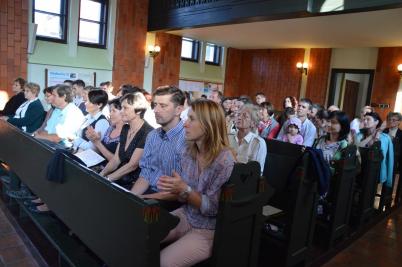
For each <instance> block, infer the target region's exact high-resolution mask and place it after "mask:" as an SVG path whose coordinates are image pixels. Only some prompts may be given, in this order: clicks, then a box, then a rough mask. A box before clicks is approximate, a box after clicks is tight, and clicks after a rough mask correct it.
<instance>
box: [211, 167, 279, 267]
mask: <svg viewBox="0 0 402 267" xmlns="http://www.w3.org/2000/svg"><path fill="white" fill-rule="evenodd" d="M260 170H261V169H260V164H258V163H257V162H255V161H254V162H249V163H247V164H236V165H235V167H234V169H233V172H232V175H231V177H230V179H229V181H228V183H227V184H226V185H225V186H224V188H223V189H222V192H221V199H220V203H219V212H218V216H217V223H216V229H215V238H214V245H213V254H212V259H211V263H212V266H233V267H236V266H238V267H252V266H257V261H258V252H259V248H260V237H261V227H262V223H263V216H262V207H263V205H264V204H265V203H266V202H267V201H268V199H269V197H270V196H272V194H273V189H272V187H270V186H268V185H266V184H265V183H266V182H265V180H263V179H261V178H260Z"/></svg>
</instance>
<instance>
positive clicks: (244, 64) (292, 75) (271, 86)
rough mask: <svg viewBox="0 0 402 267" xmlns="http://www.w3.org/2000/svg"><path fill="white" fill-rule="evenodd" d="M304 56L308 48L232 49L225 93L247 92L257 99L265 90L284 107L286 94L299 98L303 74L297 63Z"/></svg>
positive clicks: (226, 75)
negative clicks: (259, 93)
mask: <svg viewBox="0 0 402 267" xmlns="http://www.w3.org/2000/svg"><path fill="white" fill-rule="evenodd" d="M239 53H240V55H239ZM239 57H241V59H240V58H239ZM303 58H304V49H259V50H238V51H236V49H233V50H232V49H229V52H228V59H227V65H226V74H225V95H235V96H239V95H242V94H245V95H249V96H251V97H252V98H253V99H254V95H255V94H256V93H257V92H263V93H264V94H265V95H266V96H267V99H268V101H270V102H271V103H272V104H274V106H275V107H276V108H278V109H282V107H281V106H282V102H283V98H284V97H285V96H287V95H291V96H295V97H297V98H298V97H299V94H300V82H301V73H300V72H299V71H298V70H297V69H296V67H295V66H296V63H297V62H299V61H303ZM239 66H240V67H239ZM239 68H240V69H239ZM236 77H238V78H236ZM226 81H227V82H228V83H227V84H226Z"/></svg>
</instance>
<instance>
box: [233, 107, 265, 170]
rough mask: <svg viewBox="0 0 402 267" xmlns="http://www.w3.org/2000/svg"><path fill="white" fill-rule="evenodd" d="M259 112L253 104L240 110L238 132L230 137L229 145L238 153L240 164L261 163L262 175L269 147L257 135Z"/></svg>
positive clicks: (237, 124) (237, 122)
mask: <svg viewBox="0 0 402 267" xmlns="http://www.w3.org/2000/svg"><path fill="white" fill-rule="evenodd" d="M258 112H259V108H258V107H257V106H255V105H253V104H246V105H244V106H243V107H242V108H241V109H240V110H239V113H238V116H237V119H236V121H235V124H236V128H237V129H238V132H237V134H236V135H229V143H230V146H231V147H232V148H233V149H234V150H235V152H236V158H237V161H238V162H241V163H247V162H249V161H257V162H258V163H260V166H261V173H262V172H263V170H264V164H265V157H266V156H267V145H266V144H265V141H264V139H262V138H261V137H259V136H258V134H257V133H256V130H257V125H258V123H259V116H258Z"/></svg>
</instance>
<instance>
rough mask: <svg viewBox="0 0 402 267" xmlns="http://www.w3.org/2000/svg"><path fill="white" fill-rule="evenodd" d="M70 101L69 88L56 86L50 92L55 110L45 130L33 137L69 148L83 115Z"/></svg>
mask: <svg viewBox="0 0 402 267" xmlns="http://www.w3.org/2000/svg"><path fill="white" fill-rule="evenodd" d="M72 101H73V96H72V89H71V87H69V86H68V85H58V86H57V87H56V88H55V89H54V90H53V91H52V104H53V106H54V107H55V110H54V111H53V112H52V115H51V116H50V118H49V120H48V121H47V124H46V127H45V129H44V130H43V131H38V132H37V133H35V137H36V138H38V139H44V140H47V141H50V142H53V143H56V144H60V145H62V146H65V147H71V145H72V143H71V138H72V137H74V136H75V133H76V132H77V131H78V129H79V128H80V126H81V125H82V123H83V122H84V115H83V114H82V112H81V110H80V109H79V108H78V107H76V106H75V105H74V104H73V103H72Z"/></svg>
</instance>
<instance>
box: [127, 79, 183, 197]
mask: <svg viewBox="0 0 402 267" xmlns="http://www.w3.org/2000/svg"><path fill="white" fill-rule="evenodd" d="M184 100H185V95H184V93H183V92H182V91H181V90H180V89H178V88H176V87H173V86H168V87H162V88H158V89H157V90H156V91H155V92H154V95H153V102H154V112H155V118H156V122H157V123H158V124H160V125H161V127H160V128H158V129H155V130H153V131H152V132H150V133H149V134H148V137H147V140H146V142H145V147H144V154H143V156H142V158H141V160H140V163H139V164H140V168H141V173H140V177H139V178H138V180H137V181H136V182H135V184H134V186H133V188H132V189H131V192H132V193H134V194H136V195H143V194H151V193H155V192H157V191H158V189H157V187H156V184H157V182H158V180H159V177H161V176H162V175H168V176H173V173H172V172H173V171H176V172H178V173H181V167H180V159H181V154H182V153H183V151H184V149H185V139H184V128H183V122H182V121H181V120H180V114H181V112H182V111H183V105H184ZM149 197H150V196H149Z"/></svg>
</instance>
